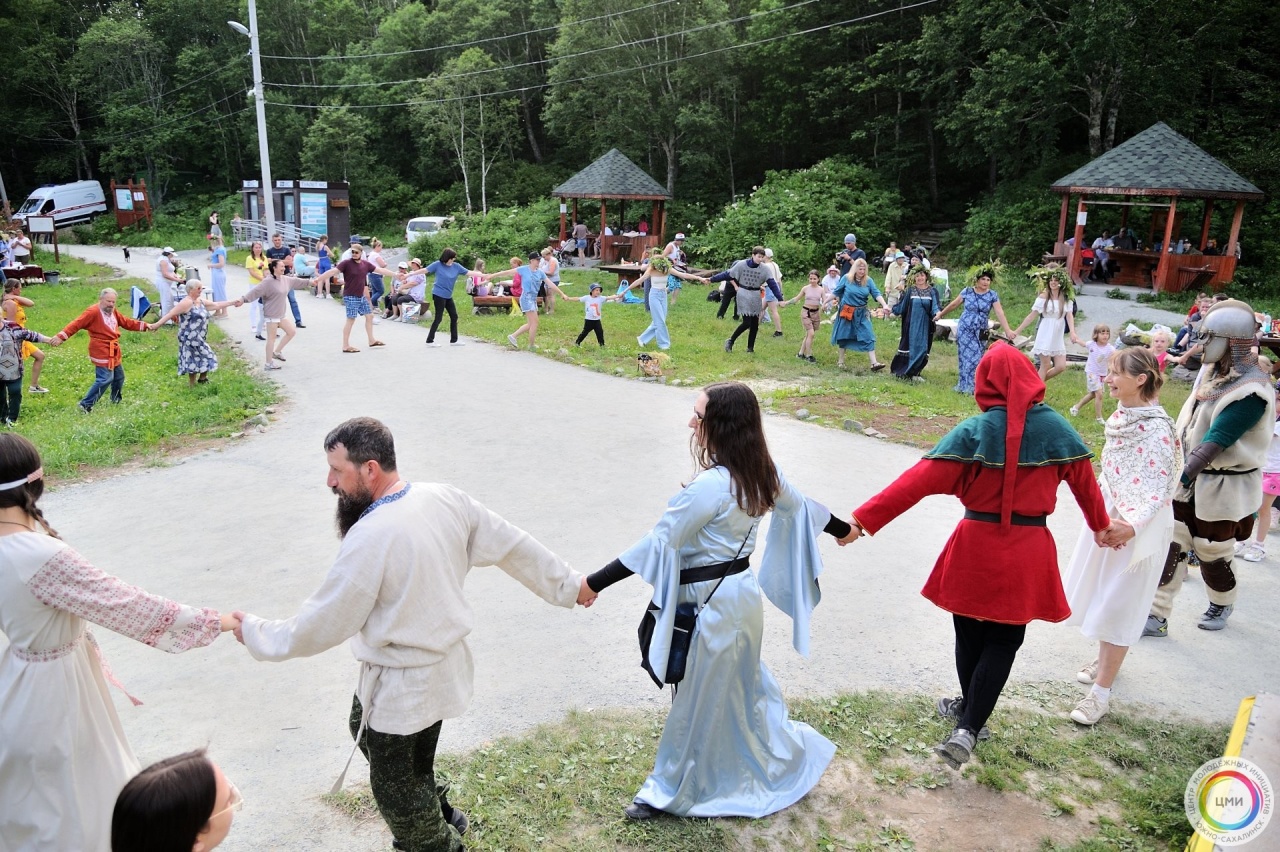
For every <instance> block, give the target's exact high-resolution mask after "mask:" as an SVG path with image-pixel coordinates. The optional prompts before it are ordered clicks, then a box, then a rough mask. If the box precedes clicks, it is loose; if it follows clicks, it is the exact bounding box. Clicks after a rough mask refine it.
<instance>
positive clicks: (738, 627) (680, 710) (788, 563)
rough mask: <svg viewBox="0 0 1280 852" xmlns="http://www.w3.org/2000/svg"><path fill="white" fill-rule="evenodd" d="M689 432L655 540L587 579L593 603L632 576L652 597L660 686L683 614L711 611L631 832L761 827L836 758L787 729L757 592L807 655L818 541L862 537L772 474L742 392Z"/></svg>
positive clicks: (747, 393) (736, 390)
mask: <svg viewBox="0 0 1280 852" xmlns="http://www.w3.org/2000/svg"><path fill="white" fill-rule="evenodd" d="M689 427H690V428H691V429H692V430H693V436H694V444H695V447H696V449H695V450H694V455H695V459H696V461H697V465H698V467H699V468H700V472H699V473H698V475H697V476H695V477H694V479H693V481H692V482H690V483H689V485H688V486H686V487H685V488H684V489H683V490H682V491H681V492H680V493H679V494H677V495H676V496H675V497H673V498H672V499H671V501H670V502H669V503H668V504H667V511H666V514H664V515H663V516H662V520H661V521H659V522H658V525H657V526H656V527H654V529H653V531H652V532H650V533H649V534H648V535H646V536H645V537H644V538H642V539H640V541H639V542H637V543H636V544H635V545H634V546H633V547H631V548H630V549H629V550H627V551H626V552H625V553H623V554H622V555H621V556H619V557H618V558H617V559H615V560H614V561H613V562H611V563H610V564H609V565H608V566H606V567H605V568H603V569H601V570H600V571H597V572H596V573H594V574H592V575H591V576H590V577H588V578H587V584H588V585H589V586H590V587H591V589H592V590H593V591H597V592H598V591H600V590H602V589H604V588H606V587H607V586H609V585H610V584H612V583H614V582H617V581H618V580H620V579H623V578H625V577H628V576H630V575H631V574H632V573H636V574H639V575H640V576H641V577H642V578H643V579H644V581H645V582H646V583H649V584H650V585H651V586H653V606H655V607H657V610H656V614H655V615H656V626H655V629H654V631H653V640H652V642H651V644H650V646H649V651H648V658H649V663H650V665H651V667H652V670H653V671H654V672H658V673H662V674H663V675H665V674H666V672H667V663H668V656H669V652H670V648H671V636H672V627H673V621H674V611H675V608H676V606H677V605H678V604H681V603H690V602H693V603H695V604H696V605H700V606H701V611H700V612H699V614H698V618H697V625H696V627H695V629H694V632H693V637H692V641H691V643H690V646H689V653H688V658H687V664H686V668H685V676H684V680H683V681H681V682H680V684H679V686H678V688H677V689H676V693H675V696H674V699H673V700H672V703H671V712H670V713H669V714H668V716H667V723H666V726H665V727H664V728H663V731H662V737H661V739H660V740H659V741H658V754H657V760H656V761H655V764H654V768H653V772H652V773H651V774H650V775H649V777H648V778H646V779H645V781H644V784H643V785H642V786H641V787H640V790H639V792H638V793H636V796H635V801H634V802H633V803H632V804H631V805H630V806H629V807H627V808H626V810H625V813H626V815H627V817H629V818H630V819H650V818H652V817H655V816H659V815H661V814H662V813H668V814H674V815H677V816H693V817H722V816H744V817H762V816H766V815H768V814H771V813H776V812H777V811H780V810H782V809H783V808H786V807H789V806H791V805H793V804H795V803H796V802H797V801H799V800H800V799H801V798H803V797H804V795H805V794H806V793H808V792H809V791H810V790H811V789H813V787H814V785H816V784H817V783H818V779H819V778H821V777H822V773H823V771H824V770H825V769H826V767H827V764H828V763H829V762H830V761H831V757H832V755H834V754H835V745H834V744H833V743H831V741H830V740H828V739H827V738H826V737H824V736H822V735H821V734H819V733H818V732H817V731H815V730H814V729H813V728H811V727H809V726H808V725H806V724H804V723H803V722H795V721H792V720H790V719H788V718H787V708H786V704H785V703H784V702H783V699H782V691H781V689H779V687H778V683H777V681H775V680H774V678H773V675H772V674H770V672H769V670H768V669H767V668H766V667H765V665H764V664H763V663H762V662H761V661H760V645H761V640H762V636H763V630H764V612H763V606H762V603H761V591H763V592H764V594H765V595H767V596H768V597H769V600H770V601H772V602H773V603H774V605H776V606H777V607H778V608H779V609H781V610H782V611H783V612H786V613H787V614H788V615H789V616H791V618H792V622H793V634H792V639H793V644H794V646H795V648H796V650H797V651H799V652H800V653H801V654H807V653H808V642H809V615H810V613H811V612H812V611H813V608H814V607H815V606H816V605H817V603H818V600H819V598H820V594H819V591H818V582H817V580H818V575H819V574H820V573H821V571H822V558H821V556H820V555H819V554H818V542H817V539H818V535H819V534H820V533H822V532H823V531H824V530H825V531H827V532H829V533H831V534H832V535H835V536H837V537H847V536H849V535H850V534H851V532H852V528H851V527H850V526H849V525H848V524H847V523H845V522H844V521H840V520H838V519H835V518H832V517H831V513H830V512H829V511H827V509H826V508H825V507H823V506H821V505H819V504H817V503H815V502H813V501H812V500H809V499H807V498H805V496H804V495H802V494H801V493H800V492H799V491H797V490H796V489H795V488H793V487H792V486H791V485H790V484H789V483H788V482H787V481H786V480H785V479H784V478H783V477H782V475H781V473H779V472H778V470H777V468H776V467H774V463H773V460H772V459H771V458H770V456H769V450H768V447H767V446H766V444H765V437H764V429H763V426H762V424H761V416H760V406H759V404H758V403H757V402H756V398H755V395H754V394H753V393H752V391H751V389H750V388H748V387H747V386H746V385H743V384H741V383H738V382H722V383H719V384H713V385H709V386H708V387H707V388H706V389H705V390H704V391H703V392H702V393H701V394H700V395H699V396H698V399H697V401H696V402H695V403H694V408H693V417H692V419H690V421H689ZM770 510H772V512H773V520H772V522H771V523H770V525H769V535H768V538H767V540H766V543H765V548H764V558H763V560H762V561H761V566H760V578H759V581H758V582H757V579H756V575H755V573H754V572H753V571H751V570H750V567H749V566H748V564H747V559H748V557H750V556H751V553H752V551H754V550H755V544H756V528H757V524H758V522H759V520H760V518H761V517H762V516H763V515H764V513H765V512H767V511H770ZM721 577H723V581H722V582H721V583H720V585H719V587H718V588H717V581H719V580H720V578H721ZM713 590H714V593H713ZM708 598H709V600H708ZM662 679H663V680H664V681H665V680H666V678H665V677H663V678H662Z"/></svg>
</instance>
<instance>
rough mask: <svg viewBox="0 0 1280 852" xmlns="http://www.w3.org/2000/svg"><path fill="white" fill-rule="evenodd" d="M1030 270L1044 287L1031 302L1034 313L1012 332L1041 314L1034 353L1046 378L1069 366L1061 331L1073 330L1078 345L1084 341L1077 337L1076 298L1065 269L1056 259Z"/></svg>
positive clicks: (1018, 331) (1033, 348)
mask: <svg viewBox="0 0 1280 852" xmlns="http://www.w3.org/2000/svg"><path fill="white" fill-rule="evenodd" d="M1030 274H1031V276H1032V277H1033V278H1041V279H1043V280H1044V282H1045V284H1044V289H1043V290H1041V291H1040V295H1038V296H1037V297H1036V301H1035V304H1033V305H1032V306H1031V313H1029V314H1027V318H1026V319H1024V320H1023V321H1022V322H1021V323H1019V324H1018V327H1017V328H1016V329H1014V332H1013V336H1014V337H1017V336H1018V335H1019V334H1021V333H1022V329H1024V328H1026V327H1027V325H1028V324H1029V323H1030V322H1031V320H1033V319H1035V318H1036V317H1039V318H1040V325H1039V327H1038V328H1037V330H1036V342H1035V345H1034V346H1033V347H1032V348H1031V355H1032V357H1034V358H1037V359H1038V360H1039V362H1040V378H1041V379H1042V380H1043V381H1046V382H1047V381H1048V380H1049V379H1051V378H1053V377H1054V376H1056V375H1058V374H1059V373H1061V372H1063V371H1064V370H1066V369H1067V346H1066V344H1065V343H1063V342H1062V335H1063V334H1064V333H1066V332H1070V334H1071V342H1072V343H1074V344H1076V345H1077V346H1080V345H1082V344H1081V343H1080V338H1078V337H1076V321H1075V316H1074V315H1073V313H1072V308H1073V307H1074V306H1075V302H1074V300H1073V298H1072V295H1071V288H1070V287H1069V286H1067V285H1066V283H1065V281H1066V272H1065V271H1064V270H1063V269H1062V268H1061V267H1059V266H1058V265H1057V264H1056V263H1050V264H1048V265H1046V266H1044V267H1042V268H1040V269H1034V270H1032V271H1031V273H1030Z"/></svg>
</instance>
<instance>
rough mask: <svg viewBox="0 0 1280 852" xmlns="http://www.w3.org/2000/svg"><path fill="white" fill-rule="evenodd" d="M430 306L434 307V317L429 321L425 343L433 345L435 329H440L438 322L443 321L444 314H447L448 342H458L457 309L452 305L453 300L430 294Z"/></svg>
mask: <svg viewBox="0 0 1280 852" xmlns="http://www.w3.org/2000/svg"><path fill="white" fill-rule="evenodd" d="M431 304H432V305H434V306H435V311H436V315H435V318H434V319H433V320H431V331H429V332H427V342H428V343H433V342H435V339H436V329H437V328H439V327H440V320H442V319H444V312H445V311H448V312H449V342H450V343H457V342H458V309H457V307H456V306H454V304H453V299H446V298H445V297H443V296H437V295H435V294H432V296H431Z"/></svg>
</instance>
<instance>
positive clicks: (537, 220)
mask: <svg viewBox="0 0 1280 852" xmlns="http://www.w3.org/2000/svg"><path fill="white" fill-rule="evenodd" d="M559 229H560V208H559V205H558V202H557V201H556V200H555V199H553V198H544V199H542V200H540V201H536V202H534V203H533V204H529V205H526V206H523V207H497V208H493V209H491V210H490V211H489V213H488V215H485V214H482V213H476V214H473V215H471V216H467V215H466V214H456V215H455V217H454V221H453V223H452V224H451V225H450V226H449V229H448V230H447V231H442V232H440V233H438V234H432V235H430V236H425V237H419V238H418V239H416V240H414V241H413V243H412V244H410V246H409V254H410V255H413V256H417V257H420V258H422V259H423V260H424V261H426V260H427V259H428V258H431V259H434V258H436V257H439V256H440V252H441V251H442V250H443V249H444V248H445V247H446V246H448V247H449V248H452V249H453V250H454V251H456V252H457V253H458V257H459V258H460V259H461V260H462V262H463V263H464V264H467V265H468V266H470V264H471V263H473V262H474V260H475V258H477V257H483V258H485V259H486V260H487V261H489V271H490V272H496V271H498V270H501V269H506V268H507V265H506V262H505V259H506V258H508V257H510V256H512V255H519V256H520V257H524V256H525V255H526V254H528V252H530V251H535V250H540V249H542V248H544V247H545V246H546V245H547V238H548V237H551V236H554V235H555V234H557V233H558V232H559ZM495 263H497V264H498V265H496V266H495V265H494V264H495Z"/></svg>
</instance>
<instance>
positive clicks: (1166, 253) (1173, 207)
mask: <svg viewBox="0 0 1280 852" xmlns="http://www.w3.org/2000/svg"><path fill="white" fill-rule="evenodd" d="M1177 214H1178V199H1177V198H1176V197H1174V198H1170V199H1169V214H1168V217H1167V218H1166V219H1165V220H1164V239H1163V240H1162V241H1161V242H1160V260H1159V262H1157V263H1156V274H1155V277H1154V281H1153V283H1154V286H1153V287H1152V289H1153V290H1155V291H1156V292H1157V293H1159V292H1161V291H1162V290H1165V289H1167V284H1168V278H1167V276H1168V274H1169V264H1170V262H1171V259H1172V258H1173V252H1171V251H1170V250H1169V249H1170V246H1169V240H1171V239H1173V220H1174V217H1176V216H1177Z"/></svg>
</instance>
